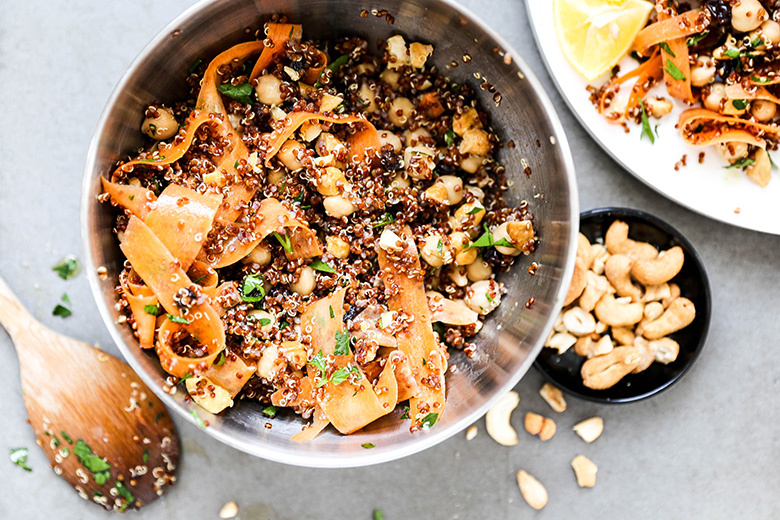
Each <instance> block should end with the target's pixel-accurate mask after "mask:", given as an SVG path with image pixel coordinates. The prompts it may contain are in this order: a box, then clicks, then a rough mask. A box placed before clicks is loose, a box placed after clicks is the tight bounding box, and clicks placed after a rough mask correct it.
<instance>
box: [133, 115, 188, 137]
mask: <svg viewBox="0 0 780 520" xmlns="http://www.w3.org/2000/svg"><path fill="white" fill-rule="evenodd" d="M155 110H157V117H147V118H146V119H144V122H143V123H141V132H143V133H145V134H146V135H148V136H149V137H151V138H152V139H157V140H158V141H162V140H164V139H170V138H171V137H173V136H174V135H176V132H178V131H179V123H177V122H176V118H175V117H173V110H171V109H170V108H164V107H159V108H156V109H155Z"/></svg>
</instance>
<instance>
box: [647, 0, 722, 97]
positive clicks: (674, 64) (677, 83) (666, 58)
mask: <svg viewBox="0 0 780 520" xmlns="http://www.w3.org/2000/svg"><path fill="white" fill-rule="evenodd" d="M663 3H664V5H666V2H665V1H664V2H663ZM669 9H674V8H673V7H665V8H664V9H662V10H661V12H659V13H658V20H659V23H662V22H664V21H668V20H671V19H675V18H680V17H678V16H672V15H670V14H668V10H669ZM689 12H691V11H689ZM705 18H706V19H707V20H709V18H707V17H706V16H705ZM686 21H687V18H684V19H682V20H680V21H679V22H678V23H677V25H678V26H680V27H683V28H685V27H687V26H688V25H693V24H692V23H690V22H686ZM653 25H655V24H653ZM695 32H700V31H695ZM691 34H692V33H691ZM684 36H685V34H684V33H683V35H682V36H677V37H669V38H668V39H667V40H666V44H667V45H668V47H667V49H664V51H663V52H661V59H662V60H663V71H664V82H665V83H666V90H667V92H669V95H670V96H672V97H675V98H677V99H682V100H683V101H686V102H688V103H692V102H693V92H692V91H691V64H690V63H688V44H687V43H686V42H685V37H684ZM667 50H668V51H669V52H668V51H667ZM640 52H641V51H640ZM675 69H677V70H675ZM680 75H681V76H682V77H680Z"/></svg>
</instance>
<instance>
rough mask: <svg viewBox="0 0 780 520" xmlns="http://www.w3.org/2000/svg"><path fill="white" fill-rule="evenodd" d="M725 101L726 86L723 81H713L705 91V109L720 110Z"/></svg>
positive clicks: (726, 98) (726, 99)
mask: <svg viewBox="0 0 780 520" xmlns="http://www.w3.org/2000/svg"><path fill="white" fill-rule="evenodd" d="M727 101H728V97H727V96H726V86H725V85H724V84H723V83H713V84H712V85H710V86H709V89H708V91H705V96H704V106H705V108H707V110H712V111H713V112H720V111H721V110H723V106H724V105H725V104H726V102H727Z"/></svg>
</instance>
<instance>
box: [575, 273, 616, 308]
mask: <svg viewBox="0 0 780 520" xmlns="http://www.w3.org/2000/svg"><path fill="white" fill-rule="evenodd" d="M585 276H586V279H587V283H586V284H585V289H584V290H583V291H582V294H581V295H580V301H579V306H580V307H582V308H583V309H584V310H586V311H588V312H590V311H592V310H593V308H594V307H595V306H596V302H598V301H599V299H601V297H602V296H604V295H605V294H606V293H608V292H615V290H614V289H615V288H614V287H612V286H611V285H610V284H609V282H608V281H607V278H606V277H604V276H599V275H597V274H596V273H594V272H593V271H588V272H587V273H585Z"/></svg>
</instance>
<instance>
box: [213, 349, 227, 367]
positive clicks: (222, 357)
mask: <svg viewBox="0 0 780 520" xmlns="http://www.w3.org/2000/svg"><path fill="white" fill-rule="evenodd" d="M226 359H227V358H226V357H225V351H224V350H221V351H220V352H219V356H217V360H216V361H215V362H214V364H215V365H216V366H218V367H219V366H222V365H224V364H225V360H226Z"/></svg>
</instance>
